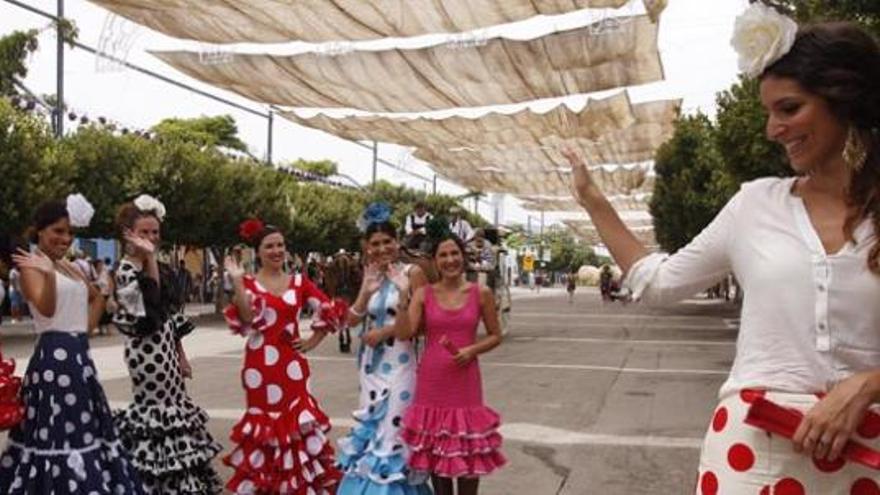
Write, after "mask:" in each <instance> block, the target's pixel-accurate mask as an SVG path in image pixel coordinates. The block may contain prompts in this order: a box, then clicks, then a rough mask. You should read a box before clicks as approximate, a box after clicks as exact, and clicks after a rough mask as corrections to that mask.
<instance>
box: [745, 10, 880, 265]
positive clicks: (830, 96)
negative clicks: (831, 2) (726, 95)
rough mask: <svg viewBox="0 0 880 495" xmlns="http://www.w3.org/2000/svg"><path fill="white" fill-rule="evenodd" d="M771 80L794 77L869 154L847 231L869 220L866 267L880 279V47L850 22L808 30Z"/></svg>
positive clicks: (856, 179) (853, 183)
mask: <svg viewBox="0 0 880 495" xmlns="http://www.w3.org/2000/svg"><path fill="white" fill-rule="evenodd" d="M767 76H774V77H780V78H790V79H794V80H795V81H797V82H798V84H800V85H801V86H802V87H803V88H804V89H805V90H807V91H809V92H810V93H813V94H815V95H818V96H819V97H821V98H823V99H824V100H825V101H826V102H827V103H828V105H829V108H830V109H831V112H832V113H833V114H834V115H835V116H836V117H837V118H839V119H840V121H841V122H843V123H844V125H851V126H853V127H854V129H855V130H856V131H857V133H858V135H859V137H861V140H862V142H863V143H864V145H865V146H866V148H867V152H868V156H867V160H866V161H865V164H864V166H862V168H861V169H860V170H859V171H858V172H856V173H853V174H852V178H851V179H850V185H849V189H848V191H849V193H848V194H849V197H848V198H847V201H848V203H849V204H850V206H852V207H853V208H854V209H855V210H856V212H855V213H854V214H853V215H851V216H850V217H849V218H847V221H846V225H845V231H846V236H847V238H849V240H853V231H854V230H855V227H856V226H857V222H858V221H859V220H860V219H862V218H865V217H870V218H871V221H872V223H873V225H874V231H875V232H876V233H877V234H878V237H877V239H876V240H875V241H874V244H873V246H871V250H870V253H869V254H868V268H869V269H870V270H871V271H872V272H874V273H875V274H878V275H880V134H878V133H880V45H878V43H877V41H876V40H875V39H874V38H873V37H872V36H871V35H870V34H868V33H867V32H866V31H864V30H863V29H862V28H860V27H859V26H858V25H856V24H853V23H850V22H827V23H819V24H813V25H810V26H804V27H802V28H801V29H800V30H799V31H798V34H797V37H796V39H795V42H794V45H793V46H792V48H791V50H790V51H789V52H788V53H787V54H786V55H785V56H783V57H782V58H781V59H779V61H777V62H776V63H774V64H773V65H771V66H770V67H768V68H767V70H766V71H764V73H763V74H762V75H761V77H762V78H764V77H767Z"/></svg>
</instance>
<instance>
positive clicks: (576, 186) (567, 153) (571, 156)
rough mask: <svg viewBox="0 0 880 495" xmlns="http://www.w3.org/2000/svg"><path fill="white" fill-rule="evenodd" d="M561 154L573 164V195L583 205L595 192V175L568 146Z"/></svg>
mask: <svg viewBox="0 0 880 495" xmlns="http://www.w3.org/2000/svg"><path fill="white" fill-rule="evenodd" d="M560 153H562V156H564V157H565V159H566V160H568V163H569V164H571V190H572V195H573V196H574V199H576V200H577V201H578V203H581V204H583V203H584V202H585V201H586V200H587V198H588V197H589V196H590V194H591V193H593V192H594V191H595V187H596V183H595V182H594V181H593V175H592V174H591V173H590V171H589V170H588V169H587V164H586V163H584V161H583V160H582V159H581V157H580V156H579V155H578V154H577V152H575V151H574V150H573V149H572V148H569V147H567V146H566V147H565V148H562V150H560Z"/></svg>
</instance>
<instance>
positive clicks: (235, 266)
mask: <svg viewBox="0 0 880 495" xmlns="http://www.w3.org/2000/svg"><path fill="white" fill-rule="evenodd" d="M223 268H225V269H226V273H228V274H229V276H230V277H232V278H235V279H238V278H241V277H243V276H244V267H243V266H241V263H239V262H238V260H236V259H235V258H234V257H232V256H227V257H226V259H225V260H224V261H223Z"/></svg>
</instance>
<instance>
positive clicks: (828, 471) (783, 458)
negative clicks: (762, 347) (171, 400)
mask: <svg viewBox="0 0 880 495" xmlns="http://www.w3.org/2000/svg"><path fill="white" fill-rule="evenodd" d="M758 397H765V398H766V399H767V400H770V401H771V402H774V403H776V404H778V405H780V406H783V407H786V408H792V409H797V410H800V411H802V412H805V411H807V410H809V408H810V407H812V406H813V405H814V404H815V403H816V402H817V401H818V398H817V397H816V396H815V395H813V394H792V393H780V392H765V391H763V390H743V391H741V392H739V393H732V394H729V395H728V396H726V397H724V398H723V399H722V400H721V402H720V404H719V405H718V407H717V409H716V410H715V414H714V415H713V417H712V421H711V424H710V425H709V429H708V431H707V432H706V438H705V440H704V441H703V449H702V453H701V456H700V468H699V473H698V476H697V487H696V492H695V493H696V494H697V495H831V494H839V495H880V473H878V472H877V471H876V470H874V469H871V468H869V467H867V466H864V465H861V464H858V463H855V462H851V461H846V460H843V459H840V460H838V461H835V462H829V461H827V460H824V459H823V460H817V459H813V458H812V457H810V456H807V455H804V454H800V453H797V452H794V450H793V449H792V442H791V440H790V439H788V438H784V437H782V436H779V435H775V434H770V433H767V432H765V431H764V430H761V429H759V428H756V427H754V426H750V425H748V424H746V423H745V417H746V415H747V413H748V409H749V406H750V404H751V403H752V402H753V401H754V400H755V399H756V398H758ZM853 439H854V440H856V441H858V442H859V443H861V444H862V445H864V446H867V447H870V448H872V449H874V450H880V414H878V413H877V411H869V412H868V414H867V415H866V416H865V418H864V420H863V421H862V424H861V426H860V427H859V428H858V430H857V432H856V434H855V436H854V437H853Z"/></svg>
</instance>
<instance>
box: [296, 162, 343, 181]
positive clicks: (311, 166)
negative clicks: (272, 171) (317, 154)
mask: <svg viewBox="0 0 880 495" xmlns="http://www.w3.org/2000/svg"><path fill="white" fill-rule="evenodd" d="M291 166H292V167H293V168H295V169H298V170H302V171H303V172H308V173H310V174H314V175H317V176H318V177H330V176H331V175H336V174H337V173H338V172H339V166H338V165H337V164H336V162H334V161H332V160H317V161H315V160H312V161H310V160H303V159H302V158H300V159H298V160H297V161H295V162H293V163H292V164H291Z"/></svg>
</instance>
